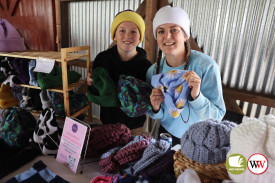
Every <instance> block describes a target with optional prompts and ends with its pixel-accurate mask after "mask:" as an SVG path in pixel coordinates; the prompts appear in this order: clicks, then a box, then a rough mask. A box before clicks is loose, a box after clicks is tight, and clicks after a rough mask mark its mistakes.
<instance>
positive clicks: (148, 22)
mask: <svg viewBox="0 0 275 183" xmlns="http://www.w3.org/2000/svg"><path fill="white" fill-rule="evenodd" d="M157 3H158V0H146V13H145V46H144V48H145V50H146V52H147V59H148V60H149V61H150V62H152V63H154V62H155V61H156V40H155V38H154V35H153V18H154V16H155V14H156V12H157Z"/></svg>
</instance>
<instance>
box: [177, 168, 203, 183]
mask: <svg viewBox="0 0 275 183" xmlns="http://www.w3.org/2000/svg"><path fill="white" fill-rule="evenodd" d="M177 183H201V180H200V177H199V176H198V174H197V173H196V171H195V170H192V169H186V170H184V172H182V173H181V174H180V176H179V177H178V178H177Z"/></svg>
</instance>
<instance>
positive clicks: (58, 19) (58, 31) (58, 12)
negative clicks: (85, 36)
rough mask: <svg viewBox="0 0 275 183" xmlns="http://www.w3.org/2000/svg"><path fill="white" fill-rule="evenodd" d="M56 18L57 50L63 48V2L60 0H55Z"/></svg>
mask: <svg viewBox="0 0 275 183" xmlns="http://www.w3.org/2000/svg"><path fill="white" fill-rule="evenodd" d="M55 12H56V13H55V19H56V40H55V41H56V44H57V50H58V51H60V49H61V39H62V34H61V4H60V0H55Z"/></svg>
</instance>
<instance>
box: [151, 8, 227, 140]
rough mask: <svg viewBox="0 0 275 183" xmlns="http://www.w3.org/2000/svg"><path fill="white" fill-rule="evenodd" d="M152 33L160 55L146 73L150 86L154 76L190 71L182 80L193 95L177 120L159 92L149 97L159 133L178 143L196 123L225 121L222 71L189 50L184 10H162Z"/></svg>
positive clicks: (155, 21) (156, 17) (188, 25)
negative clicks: (163, 133) (167, 134)
mask: <svg viewBox="0 0 275 183" xmlns="http://www.w3.org/2000/svg"><path fill="white" fill-rule="evenodd" d="M153 31H154V32H153V33H154V36H155V38H156V40H157V43H158V46H159V48H160V52H159V56H158V60H157V62H156V63H155V64H153V65H152V66H151V67H150V68H149V69H148V71H147V75H146V80H147V82H148V83H151V79H152V77H153V75H156V74H159V73H168V72H169V71H171V70H175V69H179V70H186V71H187V72H186V73H184V75H183V77H184V78H185V79H186V81H187V82H188V85H189V87H190V93H189V94H188V99H187V101H186V103H185V105H184V109H183V110H182V111H181V113H180V115H179V116H178V117H177V118H173V117H171V115H169V109H168V107H167V106H166V105H165V103H164V95H163V92H162V91H161V90H160V89H157V88H155V89H153V90H152V93H151V96H150V101H151V104H152V107H153V111H152V112H150V113H149V115H150V117H151V118H153V119H160V121H161V127H160V133H161V132H168V133H170V134H171V135H172V137H173V141H174V140H176V143H179V142H180V138H181V137H182V135H183V134H184V132H185V131H186V130H187V129H188V127H189V126H190V125H192V124H193V123H196V122H198V121H202V120H207V119H210V118H212V119H216V120H221V119H222V118H223V116H224V114H225V104H224V100H223V94H222V82H221V76H220V71H219V67H218V65H217V64H216V62H215V61H214V60H213V59H212V58H211V57H210V56H208V55H206V54H204V53H201V52H198V51H195V50H190V44H189V37H190V20H189V17H188V14H187V13H186V12H185V11H184V10H183V9H182V8H180V7H171V6H165V7H162V8H161V9H159V10H158V12H157V13H156V15H155V17H154V20H153ZM162 52H163V53H164V57H163V58H161V54H162ZM163 91H164V92H165V90H163Z"/></svg>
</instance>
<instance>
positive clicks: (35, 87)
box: [16, 80, 85, 93]
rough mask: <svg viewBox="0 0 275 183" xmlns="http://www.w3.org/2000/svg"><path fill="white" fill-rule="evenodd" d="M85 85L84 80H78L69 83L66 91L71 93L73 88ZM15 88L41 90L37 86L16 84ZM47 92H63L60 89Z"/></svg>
mask: <svg viewBox="0 0 275 183" xmlns="http://www.w3.org/2000/svg"><path fill="white" fill-rule="evenodd" d="M83 84H85V80H80V81H78V82H77V83H71V84H69V85H68V91H71V90H73V89H75V88H78V87H80V86H81V85H83ZM16 85H17V86H22V87H27V88H34V89H38V90H41V88H40V87H39V86H32V85H25V84H16ZM47 90H48V91H53V92H58V93H64V90H63V88H62V87H58V88H51V89H47Z"/></svg>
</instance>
